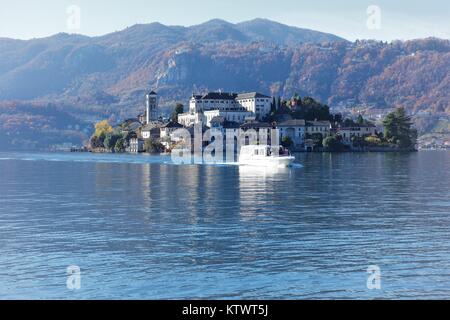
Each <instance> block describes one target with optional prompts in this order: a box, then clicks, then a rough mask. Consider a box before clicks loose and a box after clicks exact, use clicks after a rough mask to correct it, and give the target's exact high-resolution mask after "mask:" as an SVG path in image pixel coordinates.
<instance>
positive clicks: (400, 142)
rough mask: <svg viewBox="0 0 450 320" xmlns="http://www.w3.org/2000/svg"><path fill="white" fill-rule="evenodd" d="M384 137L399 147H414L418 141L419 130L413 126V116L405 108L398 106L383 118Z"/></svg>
mask: <svg viewBox="0 0 450 320" xmlns="http://www.w3.org/2000/svg"><path fill="white" fill-rule="evenodd" d="M383 126H384V138H385V139H386V140H387V141H388V142H389V143H392V144H395V145H397V147H399V148H405V149H409V148H411V149H412V148H414V147H415V145H416V143H417V131H416V130H415V129H414V128H413V127H412V121H411V117H409V116H408V115H406V112H405V109H404V108H397V109H396V110H395V111H393V112H391V113H389V114H388V115H387V116H386V117H385V119H384V120H383Z"/></svg>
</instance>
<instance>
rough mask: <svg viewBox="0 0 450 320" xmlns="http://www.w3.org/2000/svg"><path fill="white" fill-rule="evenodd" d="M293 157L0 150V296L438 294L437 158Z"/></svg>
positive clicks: (447, 194)
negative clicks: (213, 160) (189, 158)
mask: <svg viewBox="0 0 450 320" xmlns="http://www.w3.org/2000/svg"><path fill="white" fill-rule="evenodd" d="M297 161H298V163H301V164H302V165H303V167H301V166H300V165H297V166H295V167H294V168H287V169H280V170H277V171H275V172H274V171H267V170H255V169H251V168H245V167H239V166H236V165H220V166H214V165H174V164H172V163H171V161H170V158H169V157H163V156H161V157H153V156H144V155H142V156H141V155H109V154H108V155H107V154H102V155H95V154H89V153H86V154H71V153H60V154H57V153H54V154H53V153H0V248H1V255H0V298H1V299H17V298H20V299H347V298H351V299H403V298H420V299H434V298H444V299H448V298H450V152H434V151H429V152H417V153H411V154H396V153H346V154H326V153H323V154H298V155H297ZM69 266H78V267H79V268H80V270H81V274H77V277H78V278H77V279H78V280H79V282H78V284H79V287H78V288H79V289H75V290H70V289H69V288H68V286H67V280H68V273H67V268H68V267H69ZM369 266H376V267H377V268H379V271H380V277H381V278H380V279H381V282H379V284H380V287H379V288H380V289H369V288H368V286H367V282H368V278H369V277H370V276H371V273H368V272H367V269H368V267H369ZM72 289H73V288H72Z"/></svg>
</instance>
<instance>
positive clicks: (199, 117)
mask: <svg viewBox="0 0 450 320" xmlns="http://www.w3.org/2000/svg"><path fill="white" fill-rule="evenodd" d="M270 107H271V98H270V97H268V96H264V95H262V94H259V93H256V92H254V93H244V94H236V93H226V92H210V93H207V94H205V95H194V94H193V95H192V97H191V99H190V100H189V111H188V112H186V113H183V114H180V115H179V116H178V122H179V123H180V124H182V125H184V126H186V127H189V126H192V125H194V124H196V123H199V122H203V123H204V124H206V125H207V126H208V127H209V126H210V125H211V120H212V119H213V118H215V117H223V118H224V119H225V120H227V121H234V122H238V123H244V122H245V121H246V120H249V119H250V118H257V119H262V118H264V117H265V116H266V115H267V114H269V113H270Z"/></svg>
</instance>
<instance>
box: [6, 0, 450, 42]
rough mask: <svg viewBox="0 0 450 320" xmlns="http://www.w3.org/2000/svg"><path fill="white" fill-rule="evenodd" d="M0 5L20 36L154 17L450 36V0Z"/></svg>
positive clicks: (78, 0) (130, 0)
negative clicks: (374, 8)
mask: <svg viewBox="0 0 450 320" xmlns="http://www.w3.org/2000/svg"><path fill="white" fill-rule="evenodd" d="M0 5H1V6H0V37H9V38H20V39H29V38H34V37H45V36H49V35H52V34H55V33H58V32H69V33H81V34H86V35H102V34H106V33H109V32H113V31H117V30H121V29H123V28H125V27H127V26H131V25H134V24H136V23H149V22H155V21H159V22H161V23H164V24H170V25H186V26H188V25H194V24H199V23H202V22H205V21H207V20H210V19H213V18H220V19H224V20H228V21H230V22H241V21H245V20H251V19H254V18H257V17H259V18H267V19H271V20H275V21H278V22H281V23H285V24H289V25H293V26H298V27H303V28H309V29H314V30H319V31H325V32H330V33H334V34H336V35H339V36H342V37H344V38H346V39H349V40H355V39H368V38H371V39H380V40H393V39H412V38H422V37H428V36H436V37H441V38H447V39H448V38H450V22H449V21H450V19H449V16H450V0H395V1H394V0H390V1H388V0H369V1H366V0H347V1H345V0H342V1H331V0H329V1H325V0H314V1H311V0H309V1H306V0H305V1H303V0H265V1H264V0H160V1H154V0H39V1H37V0H35V1H31V0H8V1H7V0H0ZM71 5H76V6H78V7H79V8H80V9H81V11H80V19H79V21H80V23H79V27H80V28H79V29H77V26H78V24H77V23H75V24H74V22H73V21H74V20H73V19H72V18H73V17H75V16H76V14H75V15H74V11H71V12H70V13H69V14H68V13H67V9H68V7H70V6H71ZM371 5H376V6H378V7H379V8H380V13H381V15H380V18H378V15H377V14H376V13H375V12H374V11H371V12H372V13H370V14H368V13H367V9H368V7H369V6H371ZM71 19H72V20H71ZM368 19H370V21H369V25H370V26H371V28H368V26H367V21H368ZM373 19H375V20H373ZM75 21H78V20H75ZM68 22H69V23H68ZM68 25H69V26H70V25H71V26H72V28H75V29H69V28H68ZM73 26H75V27H73Z"/></svg>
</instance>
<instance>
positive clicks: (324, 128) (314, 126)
mask: <svg viewBox="0 0 450 320" xmlns="http://www.w3.org/2000/svg"><path fill="white" fill-rule="evenodd" d="M305 125H306V127H305V134H306V136H307V137H308V136H311V135H313V134H317V133H320V134H321V135H322V138H326V137H328V136H329V135H330V132H331V122H330V121H306V123H305Z"/></svg>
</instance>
